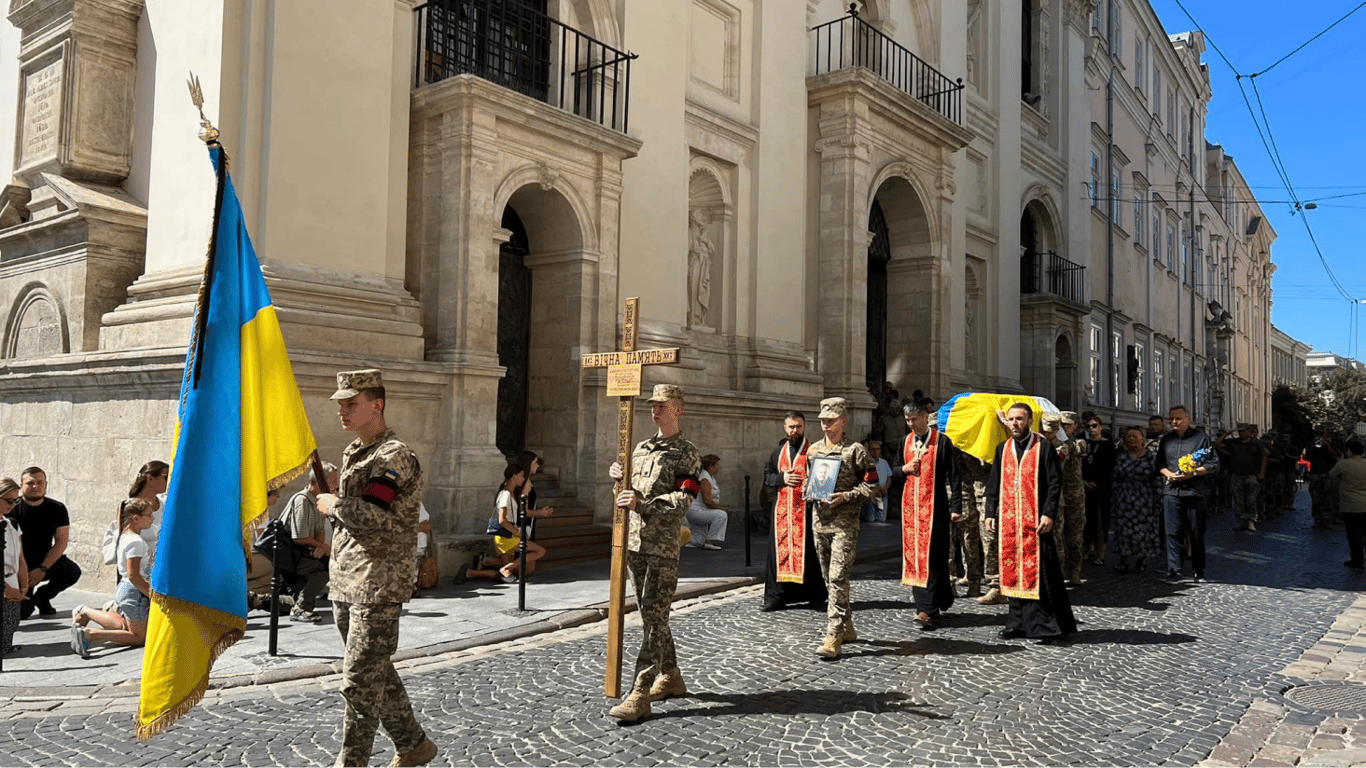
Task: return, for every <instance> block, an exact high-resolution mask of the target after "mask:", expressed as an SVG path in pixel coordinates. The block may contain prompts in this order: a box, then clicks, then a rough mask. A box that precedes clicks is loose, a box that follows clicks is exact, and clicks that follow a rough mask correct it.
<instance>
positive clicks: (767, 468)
mask: <svg viewBox="0 0 1366 768" xmlns="http://www.w3.org/2000/svg"><path fill="white" fill-rule="evenodd" d="M800 449H801V445H800V444H798V445H796V446H792V447H791V448H790V449H789V446H788V442H787V440H786V439H784V440H783V441H782V442H781V443H779V444H778V447H777V448H775V449H774V450H773V455H771V456H769V457H768V463H767V464H765V465H764V485H766V486H768V487H769V488H772V489H773V491H774V503H775V504H776V503H777V491H778V490H779V489H780V488H782V486H783V474H782V473H781V472H779V471H778V458H779V453H778V452H779V451H789V456H788V458H790V459H792V460H794V461H795V460H796V456H795V455H793V454H795V453H796V452H797V451H798V450H800ZM769 514H770V515H772V514H773V510H772V509H769ZM814 523H815V521H814V520H813V519H812V515H811V505H810V504H807V505H806V547H805V549H806V554H805V555H804V556H803V559H802V566H803V568H802V583H801V584H793V583H792V582H788V581H784V582H779V581H778V548H777V546H776V542H770V544H769V547H768V564H767V566H765V568H764V605H765V606H775V607H781V606H784V605H792V604H794V603H811V604H812V605H813V606H815V607H817V608H820V609H821V610H824V609H825V607H826V601H827V593H826V589H825V579H824V577H822V576H821V564H820V561H819V560H818V559H817V558H816V538H815V532H814V531H812V526H813V525H814ZM770 530H771V531H772V535H773V536H774V537H775V538H776V537H777V535H778V526H776V525H772V526H770Z"/></svg>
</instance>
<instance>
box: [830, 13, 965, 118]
mask: <svg viewBox="0 0 1366 768" xmlns="http://www.w3.org/2000/svg"><path fill="white" fill-rule="evenodd" d="M811 33H812V38H813V39H812V55H813V57H814V58H815V74H817V75H823V74H826V73H828V72H835V71H838V70H841V69H849V68H852V67H863V68H864V69H867V70H869V71H871V72H872V73H873V74H875V75H877V76H878V77H879V78H881V79H882V80H884V81H886V82H887V83H888V84H890V85H891V86H892V87H894V88H896V89H897V90H899V91H901V92H902V93H905V94H906V95H908V96H910V97H911V98H912V99H915V100H916V101H918V102H920V103H921V104H924V105H925V106H927V107H929V108H930V109H932V110H934V111H935V112H937V113H938V114H939V115H941V116H942V117H944V118H946V119H947V120H949V121H950V122H952V123H953V124H954V125H962V124H963V78H961V77H960V78H958V79H957V80H950V79H949V78H948V76H947V75H945V74H943V73H942V72H940V71H939V70H937V69H935V68H934V67H932V66H930V65H929V64H926V63H925V61H924V60H922V59H921V58H920V57H919V56H916V55H915V54H914V53H911V52H910V51H908V50H906V49H905V48H903V47H902V46H901V45H899V44H898V43H897V42H896V41H895V40H893V39H892V38H890V37H888V36H887V35H885V34H883V33H882V32H880V31H879V30H878V29H877V28H876V27H874V26H873V25H872V24H869V23H868V22H866V21H864V20H863V19H860V18H859V15H858V6H857V5H856V4H853V3H851V4H850V5H849V13H848V15H846V16H845V17H843V18H840V19H836V20H834V21H828V22H826V23H824V24H821V25H820V26H818V27H813V28H812V29H811Z"/></svg>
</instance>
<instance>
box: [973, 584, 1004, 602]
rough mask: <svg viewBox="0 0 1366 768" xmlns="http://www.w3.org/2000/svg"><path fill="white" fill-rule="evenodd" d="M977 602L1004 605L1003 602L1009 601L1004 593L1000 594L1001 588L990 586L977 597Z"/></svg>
mask: <svg viewBox="0 0 1366 768" xmlns="http://www.w3.org/2000/svg"><path fill="white" fill-rule="evenodd" d="M977 602H979V603H981V604H982V605H1004V604H1005V603H1008V602H1010V600H1009V599H1008V598H1007V597H1006V596H1005V595H1003V594H1001V590H999V589H997V588H996V587H992V588H991V589H988V590H987V593H986V594H985V595H982V596H981V597H979V598H977Z"/></svg>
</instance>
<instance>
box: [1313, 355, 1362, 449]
mask: <svg viewBox="0 0 1366 768" xmlns="http://www.w3.org/2000/svg"><path fill="white" fill-rule="evenodd" d="M1309 392H1310V394H1311V395H1312V397H1311V398H1310V399H1309V402H1308V403H1306V406H1307V407H1308V408H1309V413H1310V415H1311V416H1312V418H1313V419H1314V424H1315V426H1318V425H1320V424H1328V425H1331V426H1334V427H1337V429H1338V431H1339V432H1340V433H1342V434H1344V435H1345V434H1348V433H1350V432H1351V431H1352V429H1353V427H1355V426H1356V423H1357V422H1358V421H1366V373H1363V372H1361V371H1354V370H1348V369H1344V368H1339V369H1337V370H1335V371H1333V372H1332V373H1327V374H1323V375H1321V376H1319V377H1317V378H1316V380H1315V381H1314V382H1313V383H1311V384H1310V387H1309Z"/></svg>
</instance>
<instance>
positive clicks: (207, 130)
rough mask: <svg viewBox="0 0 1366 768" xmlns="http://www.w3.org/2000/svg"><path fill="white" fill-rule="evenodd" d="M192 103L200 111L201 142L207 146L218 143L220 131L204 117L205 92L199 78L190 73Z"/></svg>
mask: <svg viewBox="0 0 1366 768" xmlns="http://www.w3.org/2000/svg"><path fill="white" fill-rule="evenodd" d="M188 85H189V86H190V101H192V102H194V105H195V108H196V109H198V110H199V126H200V127H199V140H200V141H202V142H204V143H205V144H216V143H218V129H217V128H215V127H213V123H210V122H209V119H208V118H207V117H205V116H204V90H203V89H202V88H200V87H199V78H198V77H195V74H194V73H193V72H191V73H190V81H189V83H188Z"/></svg>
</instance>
